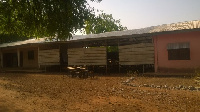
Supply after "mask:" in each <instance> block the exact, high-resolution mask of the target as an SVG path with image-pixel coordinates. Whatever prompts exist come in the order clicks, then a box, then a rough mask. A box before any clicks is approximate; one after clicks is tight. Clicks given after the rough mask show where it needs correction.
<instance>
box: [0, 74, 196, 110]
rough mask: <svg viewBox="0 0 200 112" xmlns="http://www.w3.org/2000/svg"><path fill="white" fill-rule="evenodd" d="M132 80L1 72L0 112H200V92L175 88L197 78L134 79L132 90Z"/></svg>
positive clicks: (193, 84) (190, 82) (191, 83)
mask: <svg viewBox="0 0 200 112" xmlns="http://www.w3.org/2000/svg"><path fill="white" fill-rule="evenodd" d="M129 78H130V77H119V76H116V77H113V76H97V77H95V78H94V79H90V78H88V79H79V78H71V77H68V76H64V77H63V74H61V73H49V74H48V73H46V74H27V73H23V74H22V73H0V112H65V111H66V112H86V111H88V112H91V111H93V112H113V111H114V112H200V91H197V90H195V91H191V90H178V89H174V87H176V86H179V85H183V86H186V87H188V86H195V87H197V86H198V85H197V84H196V83H195V82H194V79H190V78H155V77H135V78H134V80H131V82H130V84H132V85H136V87H133V86H129V85H124V84H123V83H122V82H123V81H126V80H127V79H129ZM144 84H145V85H155V86H156V87H158V88H153V87H144V86H141V85H144ZM159 86H163V87H162V88H159ZM164 86H165V87H166V88H164Z"/></svg>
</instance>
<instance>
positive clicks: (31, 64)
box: [20, 48, 38, 68]
mask: <svg viewBox="0 0 200 112" xmlns="http://www.w3.org/2000/svg"><path fill="white" fill-rule="evenodd" d="M31 50H34V59H33V60H29V59H28V51H31ZM21 51H22V52H23V67H24V68H37V67H38V48H26V49H20V52H21Z"/></svg>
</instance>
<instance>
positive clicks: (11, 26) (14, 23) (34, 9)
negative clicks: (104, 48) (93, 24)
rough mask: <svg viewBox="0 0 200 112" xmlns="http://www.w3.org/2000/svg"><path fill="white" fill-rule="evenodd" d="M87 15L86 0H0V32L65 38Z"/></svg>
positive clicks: (81, 26) (78, 27) (79, 25)
mask: <svg viewBox="0 0 200 112" xmlns="http://www.w3.org/2000/svg"><path fill="white" fill-rule="evenodd" d="M91 1H98V2H99V1H101V0H91ZM90 15H91V9H90V7H89V6H88V4H87V0H0V34H2V35H6V34H8V35H18V36H23V37H24V36H26V37H44V36H47V37H51V38H57V39H60V40H65V39H67V38H69V37H71V35H72V34H73V33H74V32H76V30H77V29H80V28H83V25H84V23H85V20H86V19H88V18H89V17H90Z"/></svg>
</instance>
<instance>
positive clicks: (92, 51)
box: [68, 47, 107, 65]
mask: <svg viewBox="0 0 200 112" xmlns="http://www.w3.org/2000/svg"><path fill="white" fill-rule="evenodd" d="M68 65H107V60H106V47H95V48H71V49H68Z"/></svg>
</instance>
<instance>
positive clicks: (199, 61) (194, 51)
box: [153, 31, 200, 72]
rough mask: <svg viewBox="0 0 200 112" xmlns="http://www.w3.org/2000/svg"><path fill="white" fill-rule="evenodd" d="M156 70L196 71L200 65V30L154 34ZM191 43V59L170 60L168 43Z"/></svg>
mask: <svg viewBox="0 0 200 112" xmlns="http://www.w3.org/2000/svg"><path fill="white" fill-rule="evenodd" d="M153 38H154V46H155V71H156V72H194V70H195V69H196V68H199V67H200V31H193V32H182V33H173V34H162V35H157V36H154V37H153ZM180 42H189V43H190V60H168V51H167V44H168V43H180Z"/></svg>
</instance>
